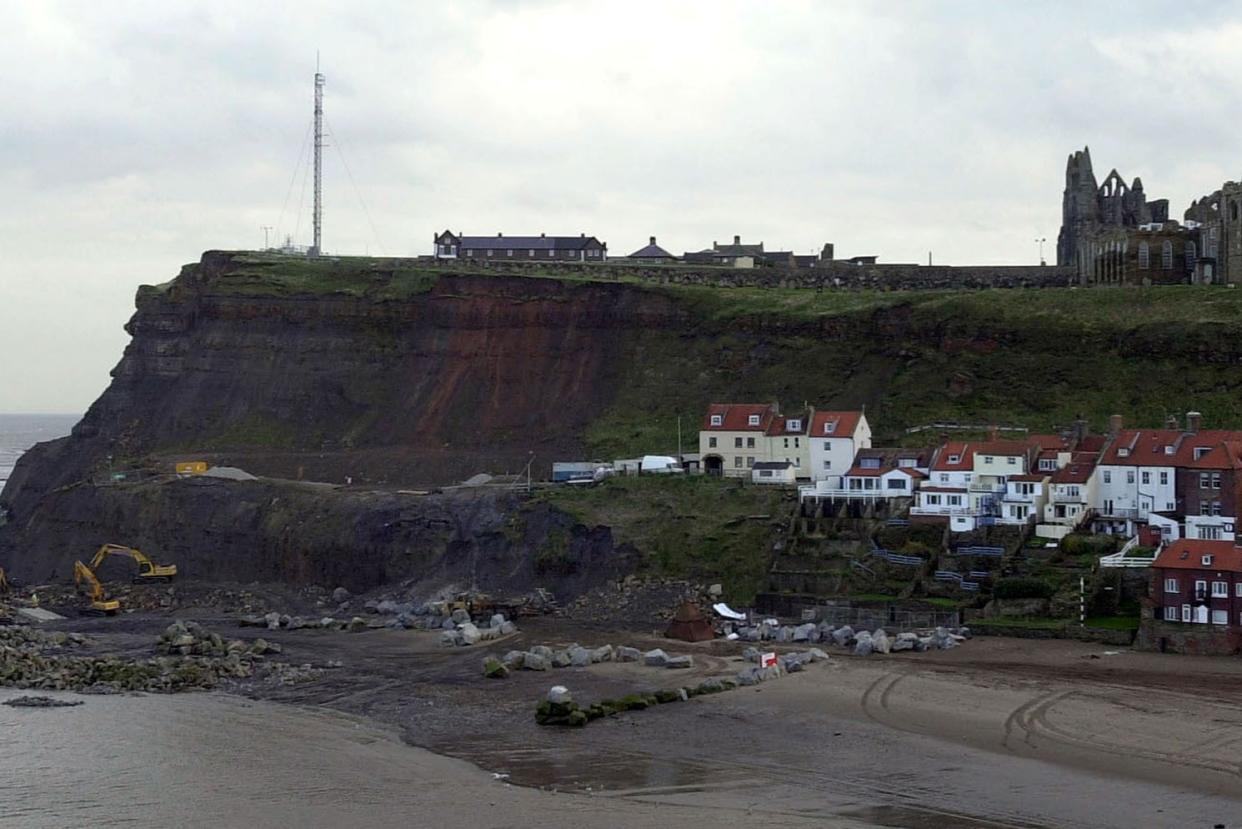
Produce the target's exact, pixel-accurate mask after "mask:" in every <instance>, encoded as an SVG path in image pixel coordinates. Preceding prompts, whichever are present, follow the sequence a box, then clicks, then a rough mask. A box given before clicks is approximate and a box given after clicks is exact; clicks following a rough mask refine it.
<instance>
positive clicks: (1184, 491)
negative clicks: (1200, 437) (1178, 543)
mask: <svg viewBox="0 0 1242 829" xmlns="http://www.w3.org/2000/svg"><path fill="white" fill-rule="evenodd" d="M1240 478H1242V436H1239V439H1238V440H1223V441H1221V442H1220V443H1218V444H1216V445H1215V446H1213V447H1212V448H1211V449H1209V450H1208V451H1207V452H1204V453H1202V454H1200V455H1199V457H1197V458H1193V459H1192V460H1191V461H1190V462H1189V463H1188V464H1187V465H1186V466H1184V467H1182V468H1180V469H1178V470H1177V491H1178V496H1179V499H1178V500H1179V504H1180V506H1181V511H1182V514H1183V516H1184V519H1185V532H1184V535H1185V537H1186V538H1197V539H1202V540H1205V541H1233V540H1235V538H1236V537H1237V536H1236V535H1235V531H1234V528H1235V526H1236V522H1237V519H1238V515H1239V503H1238V501H1239V497H1240V496H1242V480H1240Z"/></svg>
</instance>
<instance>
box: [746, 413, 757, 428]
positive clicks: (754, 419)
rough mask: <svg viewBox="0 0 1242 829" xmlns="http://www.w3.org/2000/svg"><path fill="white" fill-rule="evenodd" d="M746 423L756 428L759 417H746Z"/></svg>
mask: <svg viewBox="0 0 1242 829" xmlns="http://www.w3.org/2000/svg"><path fill="white" fill-rule="evenodd" d="M746 422H747V423H748V424H750V425H751V426H758V425H759V415H751V416H749V417H747V418H746Z"/></svg>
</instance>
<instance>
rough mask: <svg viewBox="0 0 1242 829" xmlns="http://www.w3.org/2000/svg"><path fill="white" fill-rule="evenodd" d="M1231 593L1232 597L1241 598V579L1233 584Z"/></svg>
mask: <svg viewBox="0 0 1242 829" xmlns="http://www.w3.org/2000/svg"><path fill="white" fill-rule="evenodd" d="M1233 595H1234V598H1237V599H1242V581H1240V582H1237V583H1236V584H1234V586H1233Z"/></svg>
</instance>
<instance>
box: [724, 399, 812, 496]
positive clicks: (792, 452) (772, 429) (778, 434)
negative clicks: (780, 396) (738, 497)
mask: <svg viewBox="0 0 1242 829" xmlns="http://www.w3.org/2000/svg"><path fill="white" fill-rule="evenodd" d="M810 417H811V413H810V412H804V413H801V414H793V415H783V414H781V412H780V408H779V407H778V406H777V405H776V404H775V403H713V404H711V405H710V406H708V407H707V413H706V414H705V415H704V417H703V423H702V425H701V427H700V429H699V455H700V457H701V459H702V461H701V462H702V465H703V471H704V472H706V473H708V474H709V475H723V476H725V477H731V478H752V477H753V476H752V474H751V472H752V470H754V468H755V464H767V463H785V464H789V466H790V467H791V468H792V469H793V473H794V477H795V479H796V478H803V479H805V478H808V477H810V446H809V443H810V441H809V440H808V435H807V430H808V429H809V424H810ZM783 477H784V476H782V479H783Z"/></svg>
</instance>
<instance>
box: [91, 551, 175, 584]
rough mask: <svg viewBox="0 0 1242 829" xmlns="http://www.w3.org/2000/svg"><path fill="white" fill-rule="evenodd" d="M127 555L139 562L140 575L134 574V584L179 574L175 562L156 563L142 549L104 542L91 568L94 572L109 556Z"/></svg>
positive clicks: (167, 579) (96, 552)
mask: <svg viewBox="0 0 1242 829" xmlns="http://www.w3.org/2000/svg"><path fill="white" fill-rule="evenodd" d="M113 555H115V556H127V557H129V558H132V559H133V560H134V561H136V562H137V563H138V575H136V576H134V584H142V583H143V582H148V581H172V580H173V577H174V576H176V575H177V565H175V564H156V563H155V562H153V561H151V559H149V558H147V556H146V555H145V554H143V553H142V552H141V551H140V550H136V549H134V548H133V547H123V546H121V545H120V544H104V545H103V546H102V547H100V548H99V549H98V550H96V551H95V557H94V558H92V559H91V563H90V570H91V571H92V572H94V571H97V570H99V568H100V567H101V566H103V563H104V561H106V560H107V558H108V556H113Z"/></svg>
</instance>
